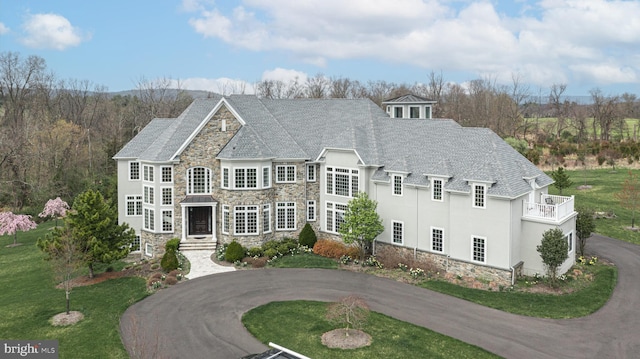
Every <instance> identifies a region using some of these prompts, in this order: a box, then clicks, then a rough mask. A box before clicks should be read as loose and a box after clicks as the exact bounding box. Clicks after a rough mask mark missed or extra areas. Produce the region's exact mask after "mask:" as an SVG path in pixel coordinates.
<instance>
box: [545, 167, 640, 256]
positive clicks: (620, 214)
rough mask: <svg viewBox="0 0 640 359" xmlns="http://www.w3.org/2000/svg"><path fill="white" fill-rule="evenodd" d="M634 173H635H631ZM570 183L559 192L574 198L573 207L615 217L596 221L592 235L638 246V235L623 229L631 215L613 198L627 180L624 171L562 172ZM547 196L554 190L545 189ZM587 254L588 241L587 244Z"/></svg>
mask: <svg viewBox="0 0 640 359" xmlns="http://www.w3.org/2000/svg"><path fill="white" fill-rule="evenodd" d="M633 171H634V172H636V173H637V171H638V170H633ZM566 172H567V174H569V176H570V177H571V180H572V181H573V186H571V188H566V189H564V190H563V191H562V195H564V196H571V195H575V205H576V207H577V208H580V207H589V208H592V209H593V210H595V211H598V212H613V213H615V215H616V216H617V217H616V218H613V219H597V220H596V221H595V223H596V230H595V231H596V233H599V234H602V235H604V236H607V237H612V238H617V239H620V240H623V241H627V242H631V243H635V244H640V232H634V231H630V230H628V229H626V228H625V227H629V226H631V217H632V213H631V211H630V210H628V209H625V208H623V207H622V206H621V205H620V203H619V201H618V200H617V199H616V198H615V194H616V193H618V192H620V190H621V189H622V184H623V183H624V181H625V179H627V177H628V170H627V169H624V168H619V169H616V170H615V171H612V170H611V168H610V167H609V168H603V169H596V170H586V171H585V170H576V171H566ZM585 184H586V185H590V186H592V187H591V189H587V190H578V189H577V187H578V186H580V185H585ZM549 193H551V194H558V191H557V190H556V188H555V187H553V186H551V187H550V188H549ZM636 222H638V223H640V211H637V213H636ZM586 250H587V252H588V250H589V242H587V248H586Z"/></svg>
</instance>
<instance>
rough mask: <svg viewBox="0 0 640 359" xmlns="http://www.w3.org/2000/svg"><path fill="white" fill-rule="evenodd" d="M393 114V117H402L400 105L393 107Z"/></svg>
mask: <svg viewBox="0 0 640 359" xmlns="http://www.w3.org/2000/svg"><path fill="white" fill-rule="evenodd" d="M393 111H394V116H393V117H395V118H402V107H394V108H393Z"/></svg>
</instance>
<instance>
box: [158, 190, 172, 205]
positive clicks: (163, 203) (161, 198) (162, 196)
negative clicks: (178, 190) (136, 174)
mask: <svg viewBox="0 0 640 359" xmlns="http://www.w3.org/2000/svg"><path fill="white" fill-rule="evenodd" d="M165 189H169V190H171V195H170V196H169V200H170V203H165V202H164V190H165ZM160 205H161V206H173V186H164V187H160Z"/></svg>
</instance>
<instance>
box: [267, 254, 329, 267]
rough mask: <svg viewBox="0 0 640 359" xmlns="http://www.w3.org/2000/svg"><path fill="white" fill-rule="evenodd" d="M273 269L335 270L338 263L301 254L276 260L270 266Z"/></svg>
mask: <svg viewBox="0 0 640 359" xmlns="http://www.w3.org/2000/svg"><path fill="white" fill-rule="evenodd" d="M270 267H274V268H327V269H337V268H338V262H336V260H334V259H331V258H325V257H321V256H319V255H317V254H313V253H302V254H297V255H294V256H289V255H287V256H284V257H281V258H278V259H277V260H275V261H273V262H272V264H270Z"/></svg>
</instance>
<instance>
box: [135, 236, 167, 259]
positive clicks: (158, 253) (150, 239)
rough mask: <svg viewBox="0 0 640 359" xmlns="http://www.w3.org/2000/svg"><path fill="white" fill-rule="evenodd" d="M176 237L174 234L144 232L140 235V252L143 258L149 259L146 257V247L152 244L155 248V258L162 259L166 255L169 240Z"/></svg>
mask: <svg viewBox="0 0 640 359" xmlns="http://www.w3.org/2000/svg"><path fill="white" fill-rule="evenodd" d="M174 237H176V236H175V235H174V234H173V233H149V232H147V231H142V233H140V251H141V252H142V257H143V258H149V256H147V255H146V246H147V244H151V245H152V246H153V258H161V257H162V256H163V255H164V251H165V250H164V246H165V244H166V243H167V241H168V240H170V239H171V238H174Z"/></svg>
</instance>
